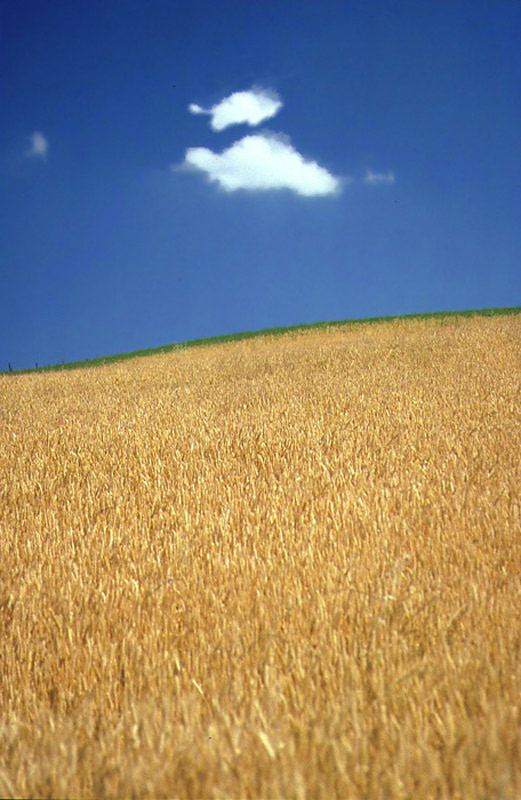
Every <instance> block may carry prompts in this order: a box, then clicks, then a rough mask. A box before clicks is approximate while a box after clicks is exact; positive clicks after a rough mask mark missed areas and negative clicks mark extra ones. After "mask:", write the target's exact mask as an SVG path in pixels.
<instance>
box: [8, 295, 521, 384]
mask: <svg viewBox="0 0 521 800" xmlns="http://www.w3.org/2000/svg"><path fill="white" fill-rule="evenodd" d="M520 313H521V306H512V307H508V308H481V309H469V310H467V311H428V312H425V313H422V314H400V315H397V316H391V317H366V318H363V319H344V320H337V321H336V322H309V323H305V324H302V325H289V326H288V327H285V328H263V329H262V330H260V331H242V332H241V333H230V334H224V335H223V336H210V337H208V338H206V339H191V340H190V341H187V342H176V343H174V344H167V345H163V346H162V347H151V348H148V349H145V350H133V351H132V352H130V353H118V354H116V355H112V356H105V357H104V358H90V359H87V360H86V361H70V362H68V363H66V364H51V365H49V366H45V367H31V368H29V369H16V370H12V371H7V370H5V371H3V372H0V375H26V374H30V373H35V372H57V371H61V370H65V369H85V368H90V367H99V366H103V365H106V364H114V363H116V362H117V361H126V360H127V359H129V358H142V357H144V356H153V355H158V354H159V353H170V352H172V351H174V350H185V349H186V348H188V347H204V346H207V345H211V344H225V343H226V342H239V341H241V340H242V339H254V338H256V337H258V336H282V335H283V334H285V333H292V332H296V331H305V330H312V329H317V330H318V329H324V328H338V327H344V326H348V325H360V324H370V325H372V324H375V323H379V322H392V321H393V320H397V319H399V320H402V319H403V320H414V319H443V318H452V317H478V316H480V317H495V316H500V315H501V316H503V315H507V314H520Z"/></svg>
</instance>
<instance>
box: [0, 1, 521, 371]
mask: <svg viewBox="0 0 521 800" xmlns="http://www.w3.org/2000/svg"><path fill="white" fill-rule="evenodd" d="M0 37H1V50H0V81H1V117H0V119H1V130H2V136H1V142H0V157H1V164H0V178H1V195H0V203H1V220H2V228H1V252H0V296H1V311H2V313H1V315H0V369H6V368H7V364H8V362H10V363H11V364H12V366H13V368H14V369H17V368H23V367H29V366H34V364H35V362H38V363H39V364H40V365H42V364H47V363H56V362H59V361H61V360H65V361H70V360H79V359H83V358H86V357H89V358H93V357H96V356H102V355H110V354H112V353H118V352H124V351H129V350H133V349H137V348H145V347H153V346H158V345H163V344H168V343H171V342H175V341H183V340H187V339H193V338H199V337H205V336H212V335H218V334H225V333H234V332H238V331H243V330H256V329H260V328H265V327H271V326H283V325H292V324H297V323H306V322H315V321H320V320H338V319H347V318H353V317H366V316H380V315H391V314H401V313H413V312H421V311H438V310H458V309H467V308H483V307H494V306H513V305H519V304H521V259H520V255H521V225H520V220H521V215H520V211H521V154H520V153H521V151H520V144H521V102H520V100H521V48H520V46H519V43H520V41H521V4H520V3H519V2H513V1H511V0H494V2H492V1H490V2H487V0H484V1H483V2H476V1H475V0H472V2H465V0H459V2H454V3H449V2H418V0H396V1H395V2H393V0H381V1H380V0H366V2H356V1H355V0H352V1H350V2H333V1H331V2H326V1H325V0H322V1H321V2H318V1H316V0H307V1H306V2H302V0H297V1H296V2H293V0H273V2H269V1H268V2H266V0H262V1H261V2H255V0H241V1H240V2H239V1H238V0H229V1H228V2H219V1H218V0H212V2H202V1H200V2H197V1H196V0H183V1H179V2H175V1H170V0H161V1H159V2H156V1H155V0H147V1H146V2H141V1H140V0H89V1H88V2H79V1H78V0H70V1H69V2H63V0H58V1H55V0H36V1H34V2H33V0H17V1H13V0H3V2H2V3H1V5H0ZM255 87H256V88H255ZM252 89H253V91H254V92H255V91H257V92H258V91H260V90H264V91H265V92H267V93H268V95H269V96H271V97H274V98H278V100H279V101H280V102H281V103H282V106H281V107H279V110H278V112H277V113H276V114H274V115H272V116H271V117H269V118H266V119H264V120H263V121H261V122H260V124H258V125H249V124H245V123H241V122H239V123H236V124H227V126H226V127H224V128H223V129H222V130H214V129H213V128H212V127H211V122H212V119H213V117H212V116H211V115H210V114H206V115H203V114H197V113H190V111H189V109H188V106H189V105H190V104H197V105H199V106H201V107H202V108H204V109H207V110H210V109H212V107H214V106H218V105H219V104H220V103H221V101H223V100H226V98H230V96H231V95H232V94H234V93H237V92H248V91H249V90H252ZM232 121H233V120H232ZM247 137H250V138H247ZM259 143H260V145H262V147H264V150H265V152H264V151H262V152H261V151H260V150H256V149H255V148H256V147H257V146H258V145H259ZM190 148H192V149H193V150H190ZM195 148H204V149H200V150H195ZM231 148H234V149H233V150H230V149H231ZM227 150H230V152H229V153H226V154H225V155H224V156H222V157H221V154H222V153H223V151H227ZM187 151H189V152H188V153H187ZM275 152H276V155H277V160H275V161H273V162H272V161H270V160H269V159H270V158H271V157H272V154H273V153H275ZM190 154H191V155H190ZM234 159H235V160H234ZM256 159H257V161H256ZM292 159H293V161H292ZM190 161H191V165H192V166H191V169H189V168H187V166H186V164H187V162H190ZM196 162H197V163H196ZM199 162H200V163H199ZM203 162H204V163H208V164H210V166H208V167H207V168H203V167H202V166H201V164H202V163H203ZM257 162H258V163H257ZM261 162H262V163H261ZM307 162H315V164H316V165H318V166H316V165H315V170H318V172H320V175H321V176H322V177H321V178H320V180H323V181H324V180H325V181H326V182H327V181H330V182H332V183H334V184H335V186H336V190H335V191H329V190H328V189H327V188H326V189H323V190H321V193H320V191H319V190H318V189H317V190H316V192H315V188H314V187H315V182H316V181H315V176H313V175H311V174H310V173H309V170H310V169H311V167H310V165H309V163H307ZM183 163H184V164H185V167H184V168H182V167H181V165H182V164H183ZM290 164H292V165H293V166H291V167H290V166H288V165H290ZM270 165H271V172H270ZM173 166H174V167H175V168H174V169H172V167H173ZM286 168H287V169H288V170H290V173H291V175H290V177H289V178H287V181H288V182H287V186H286V185H285V186H284V187H283V188H271V187H270V186H267V187H265V188H252V185H253V186H255V181H257V180H258V175H259V174H262V176H264V178H265V179H266V180H267V181H268V183H269V182H270V181H274V182H275V183H276V182H277V180H280V176H281V175H286V173H285V170H286ZM306 169H307V170H308V173H306V174H304V171H305V170H306ZM205 170H206V171H205ZM212 170H213V172H212ZM219 170H221V173H219ZM222 170H224V171H225V172H226V171H228V172H229V171H230V170H231V171H232V172H233V174H234V176H235V177H236V178H237V176H238V180H239V182H241V181H242V182H243V188H238V189H236V190H230V187H228V189H226V187H224V188H223V185H222V181H220V179H219V178H218V177H217V176H218V175H219V174H221V177H222V174H223V173H222ZM290 173H288V174H290ZM230 174H231V173H230ZM266 176H267V178H266ZM324 176H325V177H324ZM212 177H213V180H210V178H212ZM223 180H224V178H223ZM283 180H286V178H285V177H284V179H283ZM316 180H318V178H317V179H316ZM292 181H293V183H292ZM299 181H300V183H299ZM252 182H253V183H252ZM304 185H305V186H306V188H305V189H302V188H299V187H302V186H304ZM317 185H318V184H317ZM322 185H323V186H324V185H326V184H324V183H323V184H322ZM310 186H311V188H309V187H310Z"/></svg>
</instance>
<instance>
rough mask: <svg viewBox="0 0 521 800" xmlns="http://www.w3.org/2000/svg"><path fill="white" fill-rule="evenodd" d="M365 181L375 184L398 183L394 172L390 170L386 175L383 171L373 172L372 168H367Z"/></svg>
mask: <svg viewBox="0 0 521 800" xmlns="http://www.w3.org/2000/svg"><path fill="white" fill-rule="evenodd" d="M364 181H365V182H366V183H371V184H373V185H376V184H378V183H396V179H395V177H394V172H388V173H387V175H384V174H383V173H382V172H371V170H370V169H369V170H367V174H366V176H365V178H364Z"/></svg>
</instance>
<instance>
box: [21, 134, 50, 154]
mask: <svg viewBox="0 0 521 800" xmlns="http://www.w3.org/2000/svg"><path fill="white" fill-rule="evenodd" d="M30 140H31V146H30V148H29V149H28V150H26V153H25V155H26V157H27V158H43V159H46V158H47V153H48V151H49V142H48V141H47V139H46V137H45V136H44V135H43V133H41V132H40V131H35V132H34V133H33V134H31V136H30Z"/></svg>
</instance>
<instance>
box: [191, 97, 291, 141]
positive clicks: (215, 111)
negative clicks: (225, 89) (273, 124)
mask: <svg viewBox="0 0 521 800" xmlns="http://www.w3.org/2000/svg"><path fill="white" fill-rule="evenodd" d="M281 108H282V101H281V99H280V97H279V96H278V94H277V93H276V92H273V91H271V90H269V89H261V88H260V87H258V86H253V87H252V88H251V89H250V90H249V91H247V92H234V93H233V94H231V95H229V97H225V98H224V100H221V102H220V103H217V104H216V105H214V106H212V107H211V108H210V109H205V108H202V107H201V106H199V105H197V103H190V105H189V106H188V110H189V111H190V112H191V113H192V114H209V115H210V116H211V121H210V127H211V128H212V129H213V130H214V131H223V130H224V129H225V128H227V127H228V126H229V125H240V124H241V123H246V124H247V125H258V124H259V123H260V122H262V121H263V120H265V119H269V118H270V117H274V116H275V114H277V113H278V112H279V111H280V109H281Z"/></svg>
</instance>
